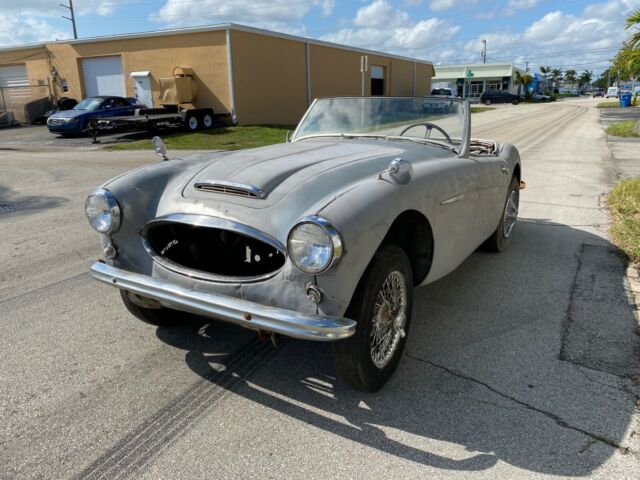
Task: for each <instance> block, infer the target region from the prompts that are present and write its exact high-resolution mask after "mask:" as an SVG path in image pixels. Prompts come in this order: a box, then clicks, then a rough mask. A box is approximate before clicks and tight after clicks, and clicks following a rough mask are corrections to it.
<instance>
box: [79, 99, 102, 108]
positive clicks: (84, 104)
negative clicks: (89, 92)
mask: <svg viewBox="0 0 640 480" xmlns="http://www.w3.org/2000/svg"><path fill="white" fill-rule="evenodd" d="M101 104H102V99H101V98H85V99H84V100H82V101H81V102H80V103H79V104H77V105H76V106H75V107H73V109H74V110H97V109H98V107H100V105H101Z"/></svg>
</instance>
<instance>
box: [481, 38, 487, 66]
mask: <svg viewBox="0 0 640 480" xmlns="http://www.w3.org/2000/svg"><path fill="white" fill-rule="evenodd" d="M480 55H481V56H482V63H487V40H486V39H484V38H483V39H482V53H481V54H480Z"/></svg>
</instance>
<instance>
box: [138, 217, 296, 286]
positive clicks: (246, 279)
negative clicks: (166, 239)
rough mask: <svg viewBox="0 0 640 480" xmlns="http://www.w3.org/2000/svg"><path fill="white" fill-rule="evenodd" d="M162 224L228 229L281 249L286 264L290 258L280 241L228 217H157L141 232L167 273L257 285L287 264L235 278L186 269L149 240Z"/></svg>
mask: <svg viewBox="0 0 640 480" xmlns="http://www.w3.org/2000/svg"><path fill="white" fill-rule="evenodd" d="M159 223H177V224H184V225H189V226H193V227H205V228H212V229H218V230H227V231H230V232H233V233H237V234H240V235H244V236H246V237H249V238H252V239H254V240H257V241H260V242H262V243H264V244H265V245H268V246H270V247H272V248H274V249H275V250H277V251H278V252H279V253H280V254H281V255H282V256H283V257H284V261H286V259H287V258H288V256H287V251H286V248H285V247H284V245H282V244H281V243H280V242H279V241H278V240H276V239H275V238H273V237H270V236H269V235H267V234H265V233H263V232H261V231H259V230H256V229H254V228H252V227H249V226H247V225H244V224H241V223H237V222H234V221H232V220H227V219H224V218H218V217H209V216H206V215H196V214H187V213H180V214H173V215H165V216H162V217H158V218H155V219H153V220H151V221H150V222H148V223H147V224H146V225H145V226H144V227H143V228H142V229H141V230H140V238H141V240H142V245H143V247H144V249H145V250H146V251H147V253H148V254H149V255H150V256H151V258H153V260H154V262H156V263H157V264H158V265H160V266H162V267H164V268H166V269H167V270H171V271H172V272H175V273H179V274H181V275H185V276H187V277H191V278H194V279H198V280H206V281H210V282H216V283H255V282H260V281H263V280H267V279H269V278H271V277H274V276H275V275H277V274H278V273H279V272H280V271H281V270H282V268H284V262H283V265H282V266H281V267H280V268H278V269H276V270H274V271H271V272H267V273H264V274H260V275H254V276H232V275H220V274H215V273H210V272H206V271H203V270H198V269H194V268H190V267H186V266H184V265H181V264H179V263H176V262H174V261H172V260H170V259H168V258H166V257H165V256H164V252H162V253H161V252H157V251H156V250H155V249H154V248H153V246H152V245H151V243H150V242H149V240H148V239H147V236H148V233H149V230H150V229H151V228H153V226H154V225H157V224H159Z"/></svg>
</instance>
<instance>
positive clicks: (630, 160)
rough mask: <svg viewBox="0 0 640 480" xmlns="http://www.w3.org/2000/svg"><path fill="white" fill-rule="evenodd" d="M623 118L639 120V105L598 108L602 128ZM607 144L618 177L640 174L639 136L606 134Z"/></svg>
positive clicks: (623, 119)
mask: <svg viewBox="0 0 640 480" xmlns="http://www.w3.org/2000/svg"><path fill="white" fill-rule="evenodd" d="M625 120H634V121H636V122H637V121H638V120H640V107H633V108H601V109H600V121H601V122H602V129H603V130H605V129H606V128H607V127H608V126H609V125H611V124H612V123H614V122H622V121H625ZM607 146H608V147H609V152H610V154H611V160H612V161H613V163H614V165H615V169H616V177H617V178H618V179H623V178H629V177H638V176H640V138H625V137H614V136H612V135H607Z"/></svg>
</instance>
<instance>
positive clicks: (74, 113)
mask: <svg viewBox="0 0 640 480" xmlns="http://www.w3.org/2000/svg"><path fill="white" fill-rule="evenodd" d="M91 112H92V110H62V111H60V112H56V113H54V114H52V115H51V116H50V117H49V118H75V117H81V116H83V115H85V114H87V113H91Z"/></svg>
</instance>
